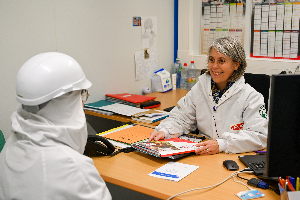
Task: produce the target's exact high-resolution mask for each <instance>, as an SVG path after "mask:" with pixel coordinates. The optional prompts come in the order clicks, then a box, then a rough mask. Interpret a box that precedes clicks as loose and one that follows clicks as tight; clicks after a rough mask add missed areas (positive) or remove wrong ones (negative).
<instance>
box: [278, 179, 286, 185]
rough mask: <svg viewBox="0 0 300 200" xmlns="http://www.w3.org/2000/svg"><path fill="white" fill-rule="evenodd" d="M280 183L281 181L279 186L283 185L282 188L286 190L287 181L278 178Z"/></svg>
mask: <svg viewBox="0 0 300 200" xmlns="http://www.w3.org/2000/svg"><path fill="white" fill-rule="evenodd" d="M278 181H279V184H280V185H281V187H283V188H285V181H284V179H282V178H281V177H278Z"/></svg>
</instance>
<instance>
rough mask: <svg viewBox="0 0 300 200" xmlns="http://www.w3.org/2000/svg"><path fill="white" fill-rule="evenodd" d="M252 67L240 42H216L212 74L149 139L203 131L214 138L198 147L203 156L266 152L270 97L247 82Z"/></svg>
mask: <svg viewBox="0 0 300 200" xmlns="http://www.w3.org/2000/svg"><path fill="white" fill-rule="evenodd" d="M246 65H247V64H246V56H245V52H244V48H243V47H242V45H241V44H240V42H239V41H237V40H236V39H233V38H231V37H223V38H218V39H216V40H215V41H214V42H213V43H212V44H211V46H210V48H209V53H208V68H209V70H208V72H207V73H205V74H203V75H202V76H200V77H199V81H198V82H197V83H196V84H195V86H194V87H193V88H192V89H191V90H190V91H189V92H188V94H187V95H186V96H185V97H183V98H182V99H180V100H179V101H178V106H177V107H175V108H174V109H173V110H172V111H171V113H170V117H168V118H166V119H165V120H163V121H162V122H161V123H160V125H159V126H157V127H156V129H155V132H153V133H151V135H150V137H149V141H151V140H159V139H163V138H172V137H177V136H179V135H182V134H188V133H189V132H191V131H194V130H195V129H196V128H198V129H199V131H200V133H201V134H203V135H205V136H207V137H208V138H209V139H210V140H208V141H205V142H201V143H199V144H197V146H198V147H199V148H198V149H197V150H196V154H199V155H205V154H215V153H219V152H226V153H241V152H249V151H255V150H259V149H263V148H266V144H267V128H268V119H267V115H266V110H265V107H264V98H263V96H262V94H260V93H258V92H257V91H256V90H255V89H254V88H252V87H251V86H250V85H248V84H246V83H245V79H244V77H243V74H244V71H245V69H246Z"/></svg>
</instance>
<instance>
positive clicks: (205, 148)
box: [195, 140, 219, 155]
mask: <svg viewBox="0 0 300 200" xmlns="http://www.w3.org/2000/svg"><path fill="white" fill-rule="evenodd" d="M196 146H197V147H199V148H198V149H197V150H196V151H195V153H196V154H197V155H209V154H216V153H219V144H218V142H217V140H208V141H205V142H200V143H198V144H196Z"/></svg>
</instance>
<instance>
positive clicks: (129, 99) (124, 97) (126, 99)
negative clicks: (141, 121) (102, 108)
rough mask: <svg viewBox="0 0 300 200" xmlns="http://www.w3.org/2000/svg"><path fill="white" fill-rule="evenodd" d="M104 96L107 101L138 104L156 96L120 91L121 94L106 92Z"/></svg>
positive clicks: (151, 99)
mask: <svg viewBox="0 0 300 200" xmlns="http://www.w3.org/2000/svg"><path fill="white" fill-rule="evenodd" d="M105 98H106V100H108V101H113V102H117V103H125V104H126V103H128V104H131V105H135V106H139V105H140V104H141V103H146V102H149V101H153V100H154V99H155V98H156V97H150V96H143V95H137V94H129V93H122V94H106V95H105Z"/></svg>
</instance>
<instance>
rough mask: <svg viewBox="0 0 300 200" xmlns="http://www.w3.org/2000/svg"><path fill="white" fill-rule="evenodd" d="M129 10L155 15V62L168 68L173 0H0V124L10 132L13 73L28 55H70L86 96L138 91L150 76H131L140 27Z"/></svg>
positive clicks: (139, 45)
mask: <svg viewBox="0 0 300 200" xmlns="http://www.w3.org/2000/svg"><path fill="white" fill-rule="evenodd" d="M133 16H155V17H157V22H158V27H157V28H158V40H157V49H158V54H159V57H158V63H159V67H163V68H165V69H167V70H171V64H172V63H173V60H174V58H173V49H174V44H173V41H174V35H173V32H174V1H173V0H163V1H162V0H126V1H124V0H123V1H122V0H64V1H60V0H43V1H41V0H26V1H19V0H0V68H1V73H0V88H1V95H0V106H1V107H0V112H1V115H0V129H1V130H2V131H3V132H4V135H5V138H6V139H7V138H8V136H9V135H10V134H11V128H10V116H11V114H12V112H13V111H14V109H15V107H16V105H17V101H16V100H15V78H16V74H17V72H18V70H19V68H20V67H21V66H22V64H23V63H24V62H26V61H27V60H28V59H29V58H30V57H32V56H34V55H36V54H39V53H42V52H49V51H58V52H62V53H65V54H68V55H70V56H72V57H74V58H75V59H76V60H77V61H78V62H79V63H80V64H81V66H82V68H83V70H84V72H85V74H86V76H87V78H88V79H89V80H90V81H91V82H92V83H93V86H92V88H91V89H90V90H89V91H90V93H91V97H90V98H89V101H88V102H94V101H97V100H100V99H104V95H105V94H107V93H123V92H128V93H134V94H141V93H142V88H144V87H145V86H148V87H150V85H151V81H150V78H148V79H145V80H141V81H135V65H134V53H135V52H138V51H140V50H141V27H133V26H132V17H133Z"/></svg>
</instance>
